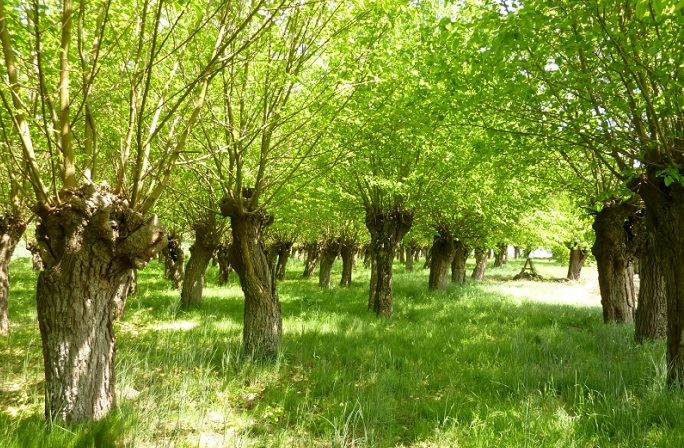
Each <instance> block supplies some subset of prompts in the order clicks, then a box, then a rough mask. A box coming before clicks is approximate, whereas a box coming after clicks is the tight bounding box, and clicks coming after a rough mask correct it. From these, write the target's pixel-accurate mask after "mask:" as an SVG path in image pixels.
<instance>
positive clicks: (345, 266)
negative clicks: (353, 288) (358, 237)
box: [340, 240, 358, 287]
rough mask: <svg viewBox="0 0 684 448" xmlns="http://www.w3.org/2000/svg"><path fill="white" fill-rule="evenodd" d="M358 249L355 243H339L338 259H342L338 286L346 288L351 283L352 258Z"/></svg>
mask: <svg viewBox="0 0 684 448" xmlns="http://www.w3.org/2000/svg"><path fill="white" fill-rule="evenodd" d="M357 250H358V247H357V245H356V242H355V241H352V240H342V241H341V243H340V257H341V258H342V278H341V279H340V286H342V287H347V286H350V285H351V282H352V271H353V270H354V256H355V255H356V251H357Z"/></svg>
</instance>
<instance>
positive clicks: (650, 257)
mask: <svg viewBox="0 0 684 448" xmlns="http://www.w3.org/2000/svg"><path fill="white" fill-rule="evenodd" d="M644 230H646V229H644ZM645 233H646V238H645V241H644V244H643V247H642V248H641V251H640V257H639V260H640V263H639V265H640V274H639V300H638V301H637V309H636V313H635V315H634V334H635V339H636V341H637V342H639V343H641V342H644V341H649V340H655V339H659V338H663V337H665V335H666V334H667V295H666V293H665V284H664V283H663V275H662V273H661V266H660V262H659V260H658V253H657V251H656V247H655V236H654V235H650V234H649V232H648V231H647V230H646V232H645Z"/></svg>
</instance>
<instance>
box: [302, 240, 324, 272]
mask: <svg viewBox="0 0 684 448" xmlns="http://www.w3.org/2000/svg"><path fill="white" fill-rule="evenodd" d="M305 250H306V260H305V261H304V273H303V274H302V277H304V278H309V277H311V276H312V275H313V273H314V271H315V270H316V266H317V265H318V260H319V259H320V256H321V245H320V243H319V242H318V241H313V242H308V243H306V246H305Z"/></svg>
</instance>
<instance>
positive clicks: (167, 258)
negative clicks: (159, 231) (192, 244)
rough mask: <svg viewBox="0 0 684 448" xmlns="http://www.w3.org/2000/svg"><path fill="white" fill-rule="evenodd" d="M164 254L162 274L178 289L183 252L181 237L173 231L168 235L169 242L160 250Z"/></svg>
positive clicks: (180, 282)
mask: <svg viewBox="0 0 684 448" xmlns="http://www.w3.org/2000/svg"><path fill="white" fill-rule="evenodd" d="M162 254H163V255H164V276H165V277H166V278H167V279H168V280H171V283H172V285H173V287H174V288H176V289H180V287H181V285H182V284H183V269H184V268H183V266H184V258H185V254H184V253H183V248H182V247H181V239H180V237H179V236H178V235H176V234H175V233H172V234H171V235H170V236H169V243H168V244H167V246H166V247H165V248H164V250H163V251H162Z"/></svg>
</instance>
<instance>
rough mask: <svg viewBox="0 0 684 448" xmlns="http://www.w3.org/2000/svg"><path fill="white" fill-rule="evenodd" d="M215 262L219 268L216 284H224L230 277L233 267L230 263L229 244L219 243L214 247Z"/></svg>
mask: <svg viewBox="0 0 684 448" xmlns="http://www.w3.org/2000/svg"><path fill="white" fill-rule="evenodd" d="M216 263H217V264H218V268H219V275H218V284H219V286H224V285H226V284H227V283H228V280H229V279H230V273H231V272H232V271H233V268H232V267H231V265H230V244H219V246H218V248H217V249H216Z"/></svg>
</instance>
